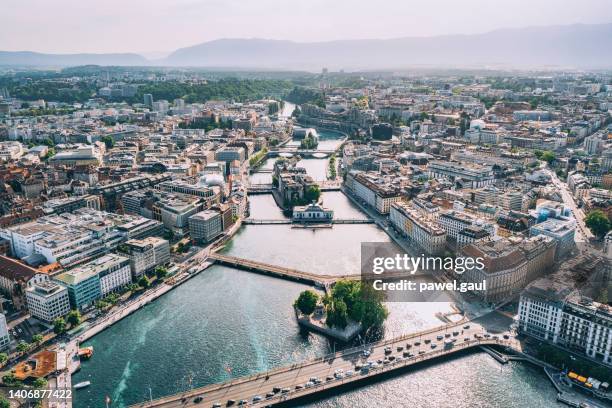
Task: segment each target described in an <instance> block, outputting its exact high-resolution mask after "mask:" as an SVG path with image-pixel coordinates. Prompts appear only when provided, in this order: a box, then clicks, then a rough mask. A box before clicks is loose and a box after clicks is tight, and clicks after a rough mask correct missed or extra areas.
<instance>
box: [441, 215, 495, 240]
mask: <svg viewBox="0 0 612 408" xmlns="http://www.w3.org/2000/svg"><path fill="white" fill-rule="evenodd" d="M438 223H439V224H440V226H441V227H442V228H443V229H444V231H446V234H447V235H448V237H449V238H450V239H453V240H457V239H458V237H459V233H460V232H461V231H463V230H465V229H466V228H469V227H479V228H482V229H483V230H485V231H486V232H487V233H488V234H489V235H490V236H491V237H495V236H496V228H495V225H494V224H492V223H489V222H485V221H483V220H481V219H478V218H475V217H473V216H471V215H469V214H467V213H465V212H461V211H455V210H449V211H443V212H441V213H440V215H439V216H438ZM466 238H467V237H466Z"/></svg>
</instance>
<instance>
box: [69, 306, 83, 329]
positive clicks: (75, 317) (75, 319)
mask: <svg viewBox="0 0 612 408" xmlns="http://www.w3.org/2000/svg"><path fill="white" fill-rule="evenodd" d="M66 320H67V322H68V323H70V325H71V326H72V327H74V326H78V325H79V324H80V323H81V312H79V311H78V310H71V311H70V313H68V316H67V317H66Z"/></svg>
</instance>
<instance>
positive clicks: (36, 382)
mask: <svg viewBox="0 0 612 408" xmlns="http://www.w3.org/2000/svg"><path fill="white" fill-rule="evenodd" d="M32 385H33V386H34V388H45V387H46V386H47V380H45V379H44V378H42V377H41V378H37V379H36V380H34V382H33V383H32Z"/></svg>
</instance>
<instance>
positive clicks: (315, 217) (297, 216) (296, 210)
mask: <svg viewBox="0 0 612 408" xmlns="http://www.w3.org/2000/svg"><path fill="white" fill-rule="evenodd" d="M333 218H334V211H333V210H332V209H330V208H327V207H323V205H322V204H321V203H316V204H315V203H311V204H308V205H306V206H295V207H293V222H321V223H325V222H328V223H329V222H332V219H333Z"/></svg>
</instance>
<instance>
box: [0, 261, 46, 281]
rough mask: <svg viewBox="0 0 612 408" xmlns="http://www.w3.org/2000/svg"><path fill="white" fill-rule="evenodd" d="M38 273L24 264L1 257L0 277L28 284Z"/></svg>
mask: <svg viewBox="0 0 612 408" xmlns="http://www.w3.org/2000/svg"><path fill="white" fill-rule="evenodd" d="M36 273H37V271H36V269H34V268H32V267H29V266H28V265H25V264H22V263H21V262H19V261H17V260H15V259H12V258H8V257H6V256H2V255H0V275H2V276H4V277H6V278H8V279H10V280H12V281H23V282H27V281H28V280H30V279H31V278H32V277H33V276H34V275H36Z"/></svg>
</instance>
